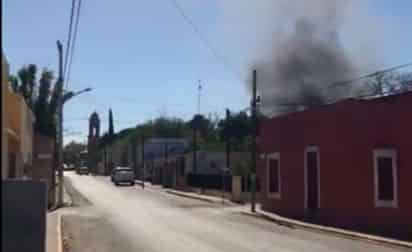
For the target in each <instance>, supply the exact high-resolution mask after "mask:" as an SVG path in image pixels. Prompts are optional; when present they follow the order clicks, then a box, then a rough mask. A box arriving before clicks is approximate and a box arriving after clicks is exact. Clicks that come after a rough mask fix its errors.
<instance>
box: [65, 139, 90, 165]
mask: <svg viewBox="0 0 412 252" xmlns="http://www.w3.org/2000/svg"><path fill="white" fill-rule="evenodd" d="M84 150H86V145H85V144H83V143H78V142H75V141H71V142H70V143H68V144H66V145H65V146H64V148H63V159H64V162H65V163H67V164H76V160H77V158H78V157H79V155H80V152H82V151H84Z"/></svg>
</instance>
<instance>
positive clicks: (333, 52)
mask: <svg viewBox="0 0 412 252" xmlns="http://www.w3.org/2000/svg"><path fill="white" fill-rule="evenodd" d="M247 2H248V3H244V5H243V6H242V1H237V5H236V6H237V7H233V8H235V10H234V11H233V10H230V11H231V14H232V17H236V14H234V12H238V13H237V16H242V17H248V18H246V19H247V20H246V21H244V24H246V23H247V22H249V25H250V26H249V27H247V25H245V26H244V27H243V29H257V32H256V33H255V35H256V36H257V41H258V43H257V46H256V48H255V49H254V51H253V53H252V54H253V55H250V57H249V59H248V60H249V63H246V64H248V66H249V67H248V68H249V70H248V72H250V73H251V72H252V69H256V70H257V73H258V93H259V95H260V96H261V98H262V103H263V104H262V111H263V112H266V113H267V114H278V113H282V112H289V111H294V110H298V109H301V108H307V107H309V106H312V105H318V104H323V103H326V102H329V101H331V100H336V99H339V98H340V97H345V96H348V95H350V94H352V93H354V92H356V90H354V88H352V87H351V86H341V87H339V88H336V87H330V84H331V83H333V82H336V81H341V80H345V79H348V78H352V77H353V76H356V75H357V74H359V73H360V72H363V71H364V70H365V69H367V67H366V68H365V67H363V66H362V65H364V64H366V62H367V61H368V60H366V59H369V58H371V57H369V55H368V53H369V51H368V50H363V51H362V54H363V55H362V57H359V55H354V54H353V53H351V52H349V51H348V49H347V47H345V46H344V43H343V41H344V40H343V39H342V34H343V32H344V31H346V32H347V30H348V27H347V26H345V25H346V24H347V23H348V22H352V23H353V20H351V19H353V18H355V19H356V20H362V19H363V17H359V16H356V15H353V13H354V12H355V11H358V10H359V8H360V6H361V5H360V4H359V2H361V1H351V0H310V1H301V0H257V1H247ZM232 6H234V5H232ZM224 7H225V8H229V7H228V6H224ZM239 10H240V11H239ZM232 22H233V19H232ZM359 25H362V23H359ZM349 35H351V34H350V33H349ZM352 36H353V34H352ZM261 37H263V38H261ZM359 59H362V60H359ZM247 83H248V86H249V87H250V83H251V81H250V79H249V80H248V81H247Z"/></svg>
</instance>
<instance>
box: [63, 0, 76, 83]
mask: <svg viewBox="0 0 412 252" xmlns="http://www.w3.org/2000/svg"><path fill="white" fill-rule="evenodd" d="M75 5H76V0H72V7H71V11H70V22H69V31H68V36H67V41H66V53H65V59H64V67H63V76H64V77H65V76H66V72H67V63H68V59H69V48H70V45H71V41H72V30H73V17H74V8H75Z"/></svg>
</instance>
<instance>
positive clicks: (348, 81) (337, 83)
mask: <svg viewBox="0 0 412 252" xmlns="http://www.w3.org/2000/svg"><path fill="white" fill-rule="evenodd" d="M410 66H412V62H408V63H405V64H401V65H397V66H394V67H390V68H386V69H382V70H379V71H376V72H373V73H370V74H366V75H362V76H359V77H357V78H354V79H351V80H346V81H337V82H333V83H331V84H329V85H328V88H334V87H337V86H342V85H349V84H353V83H355V82H357V81H360V80H363V79H367V78H371V77H374V76H376V75H378V74H384V73H387V72H392V71H395V70H398V69H401V68H406V67H410Z"/></svg>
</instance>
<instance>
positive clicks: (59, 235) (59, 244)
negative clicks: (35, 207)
mask: <svg viewBox="0 0 412 252" xmlns="http://www.w3.org/2000/svg"><path fill="white" fill-rule="evenodd" d="M57 251H58V252H63V232H62V216H61V214H60V213H57Z"/></svg>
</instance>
